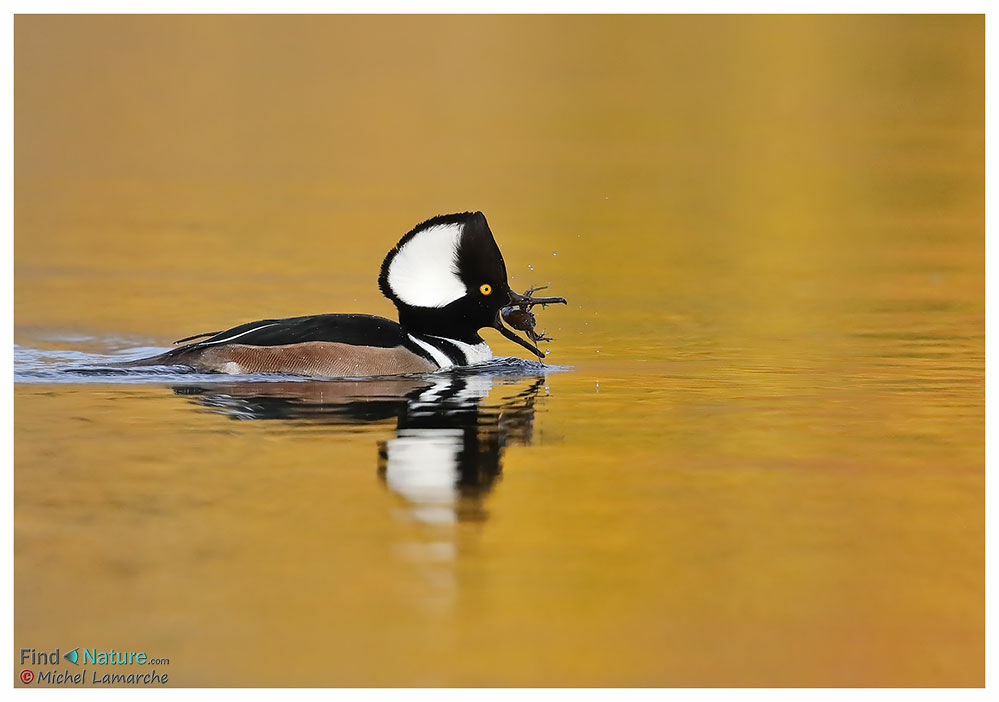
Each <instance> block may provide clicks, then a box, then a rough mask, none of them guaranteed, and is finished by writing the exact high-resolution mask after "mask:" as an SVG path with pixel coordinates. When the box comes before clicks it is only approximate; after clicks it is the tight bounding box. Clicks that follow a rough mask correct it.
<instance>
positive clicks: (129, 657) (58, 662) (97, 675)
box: [19, 648, 170, 686]
mask: <svg viewBox="0 0 999 702" xmlns="http://www.w3.org/2000/svg"><path fill="white" fill-rule="evenodd" d="M20 657H21V660H20V664H21V673H20V676H19V678H20V680H21V683H22V684H24V685H32V684H34V685H150V686H152V685H165V684H166V683H167V680H168V676H167V674H166V673H164V672H159V671H157V670H156V669H155V668H151V666H164V665H170V659H169V658H153V657H151V656H150V655H149V654H148V653H146V652H145V651H116V650H115V649H113V648H108V649H99V648H84V649H80V648H74V649H70V650H68V651H66V652H65V653H62V652H60V650H59V649H58V648H56V649H53V650H51V651H38V650H36V649H34V648H22V649H21V652H20ZM64 663H68V664H70V665H72V666H73V667H72V668H69V667H65V666H63V667H62V669H60V667H59V666H62V665H63V664H64ZM29 666H30V667H29ZM85 666H93V667H92V668H90V669H89V673H90V674H89V676H88V669H87V667H85ZM104 666H142V668H141V669H140V670H137V671H128V672H124V671H122V672H117V671H114V672H111V671H107V670H104V669H102V668H103V667H104Z"/></svg>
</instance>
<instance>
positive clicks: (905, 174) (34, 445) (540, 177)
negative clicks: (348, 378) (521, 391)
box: [14, 16, 985, 686]
mask: <svg viewBox="0 0 999 702" xmlns="http://www.w3.org/2000/svg"><path fill="white" fill-rule="evenodd" d="M14 40H15V56H14V63H15V86H14V95H15V101H14V114H15V240H14V254H15V280H14V294H15V298H14V308H15V310H14V311H15V329H14V332H15V342H16V343H18V344H20V345H22V346H26V347H35V348H56V349H59V348H62V349H66V348H75V349H82V350H98V351H101V350H107V349H109V348H119V347H121V346H122V345H128V344H132V345H158V346H166V345H168V344H169V342H170V341H172V340H173V339H176V338H179V337H182V336H187V335H189V334H194V333H197V332H201V331H208V330H214V329H223V328H226V327H228V326H232V325H234V324H237V323H242V322H246V321H251V320H254V319H262V318H266V317H281V316H293V315H301V314H312V313H321V312H368V313H373V314H382V315H386V316H392V317H394V314H393V312H394V310H393V309H392V307H391V305H390V303H389V302H388V301H387V300H385V299H384V298H382V297H381V295H380V293H379V291H378V289H377V285H376V282H375V281H376V277H377V271H378V266H379V264H380V262H381V260H382V258H383V256H384V255H385V253H386V251H388V249H389V248H390V247H391V246H392V245H393V244H394V243H395V242H396V241H397V239H398V238H399V237H400V236H401V235H402V234H404V233H405V232H406V231H407V230H409V229H410V228H411V227H412V226H413V225H415V224H417V223H418V222H419V221H422V220H423V219H426V218H427V217H430V216H432V215H434V214H437V213H444V212H455V211H463V210H482V211H483V212H485V214H486V216H487V217H488V219H489V223H490V225H491V227H492V230H493V232H494V233H495V235H496V239H497V241H498V242H499V244H500V247H501V248H502V250H503V253H504V256H505V257H506V261H507V268H508V270H509V272H510V274H511V279H512V283H513V285H514V287H515V288H517V289H521V290H522V289H524V288H526V287H527V286H528V285H530V284H533V283H544V282H549V281H550V282H551V283H552V287H551V293H552V294H559V295H565V296H566V297H567V298H568V299H569V302H570V304H569V306H568V307H566V308H562V307H558V308H551V309H548V310H545V311H543V312H539V327H541V328H544V329H546V330H547V331H549V332H551V333H552V335H553V336H555V337H556V341H555V342H553V344H552V345H551V348H552V354H551V356H550V359H551V361H552V362H553V363H557V364H560V365H564V366H571V367H573V369H574V370H573V371H572V372H563V373H553V374H551V375H549V376H548V379H547V386H548V389H547V390H546V393H545V397H544V401H543V403H541V404H540V405H539V410H538V414H537V418H536V420H535V436H534V441H533V443H532V445H530V446H513V447H510V448H509V449H508V450H507V452H506V453H505V458H504V465H503V477H502V479H501V480H500V481H499V483H497V485H496V487H495V488H494V489H493V490H492V492H491V493H490V494H489V495H488V496H487V497H486V498H485V501H484V509H485V511H486V512H487V515H488V516H487V517H486V518H485V519H484V520H482V521H477V522H471V523H469V522H457V523H455V524H453V525H450V526H440V525H437V526H433V527H431V526H427V525H424V524H418V523H415V522H413V521H412V520H408V519H406V518H402V517H400V516H399V510H400V508H401V507H400V505H401V500H400V498H399V497H398V496H396V495H393V494H392V493H390V492H389V491H386V490H385V489H384V487H383V486H382V485H380V484H379V481H378V478H377V476H376V469H375V464H376V454H377V449H376V443H377V441H378V440H383V439H385V438H387V437H390V436H392V426H391V425H390V424H375V425H371V426H367V427H365V428H363V429H359V430H354V431H335V430H320V429H317V428H316V427H315V426H310V425H304V424H301V423H296V422H235V421H233V420H232V419H229V418H227V417H224V416H222V415H219V414H214V413H209V412H205V411H203V410H201V411H199V410H198V409H197V408H195V407H194V406H192V405H191V404H190V403H189V402H187V401H186V400H184V398H181V397H177V396H174V394H173V393H171V392H170V391H169V389H166V388H164V387H161V386H148V385H121V384H110V383H108V384H69V383H61V384H60V383H53V384H18V385H16V386H15V427H14V431H15V433H14V439H15V466H16V470H15V521H14V528H15V531H14V535H15V541H14V547H15V579H14V588H15V632H14V633H15V637H14V640H15V651H16V650H17V649H18V648H20V647H25V646H30V647H37V648H39V649H46V650H48V649H51V648H54V647H56V646H62V647H63V648H64V649H69V648H72V647H73V646H91V647H92V646H105V647H112V648H117V649H124V648H135V649H139V650H147V651H149V652H150V654H152V655H163V656H167V657H169V658H170V659H171V665H170V666H169V670H168V672H169V673H170V676H171V684H178V685H180V684H183V685H251V684H264V685H272V684H280V685H372V684H374V685H456V684H458V685H481V684H494V685H510V684H528V685H549V684H551V685H606V684H612V685H694V686H700V685H859V686H869V685H892V686H895V685H976V686H977V685H982V684H983V683H984V532H983V528H984V493H983V486H984V294H983V293H984V201H985V200H984V138H985V127H984V19H983V17H982V16H861V17H858V16H808V17H801V16H754V17H744V16H742V17H740V16H710V17H708V16H628V17H615V16H562V17H551V16H536V17H521V16H498V17H497V16H475V17H435V16H421V17H402V16H384V17H351V16H340V17H337V16H322V17H313V16H195V17H191V16H118V17H116V16H18V17H17V18H16V19H15V23H14ZM529 266H530V267H531V268H529ZM484 336H486V338H487V340H488V341H489V342H490V343H491V344H492V346H493V349H494V351H495V352H496V353H497V354H498V355H518V354H520V352H521V350H520V349H519V348H517V347H515V346H513V345H512V344H510V343H509V342H507V341H505V340H503V339H502V338H500V337H499V336H498V335H497V334H496V333H495V332H492V331H489V330H487V331H485V332H484ZM74 338H75V339H77V341H70V340H69V339H74ZM500 390H502V388H500ZM495 392H498V391H494V393H495ZM492 397H493V396H492V395H491V396H490V398H491V399H492ZM19 670H20V666H18V665H15V669H14V674H15V678H16V675H17V673H18V671H19Z"/></svg>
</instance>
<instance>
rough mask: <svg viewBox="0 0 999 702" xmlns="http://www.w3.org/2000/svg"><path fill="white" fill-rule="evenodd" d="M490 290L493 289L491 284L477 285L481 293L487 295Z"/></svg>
mask: <svg viewBox="0 0 999 702" xmlns="http://www.w3.org/2000/svg"><path fill="white" fill-rule="evenodd" d="M492 291H493V286H492V285H490V284H489V283H483V284H482V285H480V286H479V292H480V293H482V294H483V295H488V294H489V293H491V292H492Z"/></svg>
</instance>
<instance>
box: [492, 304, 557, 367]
mask: <svg viewBox="0 0 999 702" xmlns="http://www.w3.org/2000/svg"><path fill="white" fill-rule="evenodd" d="M493 328H494V329H497V330H498V331H499V333H500V334H502V335H503V336H505V337H506V338H507V339H509V340H510V341H512V342H514V343H515V344H520V345H521V346H523V347H524V348H525V349H527V350H528V351H530V352H531V353H533V354H534V355H535V356H537V357H538V358H541V359H543V358H544V357H545V354H544V352H543V351H542V350H541V349H539V348H538V347H537V346H534V345H532V344H531V343H530V342H528V341H527V340H526V339H522V338H520V337H519V336H517V335H516V334H514V333H513V332H512V331H510V330H509V329H507V328H506V327H505V326H503V322H502V321H500V315H499V312H497V313H496V319H494V320H493Z"/></svg>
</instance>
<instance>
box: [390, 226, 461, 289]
mask: <svg viewBox="0 0 999 702" xmlns="http://www.w3.org/2000/svg"><path fill="white" fill-rule="evenodd" d="M462 227H463V225H461V224H438V225H436V226H433V227H427V228H426V229H424V230H422V231H420V232H418V233H417V234H415V235H414V236H413V238H412V239H410V240H409V241H407V242H406V243H405V244H403V245H402V248H400V249H399V251H398V253H396V255H395V257H394V258H393V259H392V262H391V263H390V264H389V269H388V285H389V288H391V289H392V292H393V293H395V295H396V296H397V297H398V298H399V299H400V300H402V301H403V302H405V303H406V304H407V305H412V306H414V307H444V306H445V305H447V304H448V303H451V302H454V301H455V300H457V299H458V298H459V297H463V296H465V295H466V294H467V293H468V289H467V288H466V287H465V284H464V283H462V282H461V278H460V277H458V267H457V266H458V263H457V257H458V242H459V241H460V240H461V230H462Z"/></svg>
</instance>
